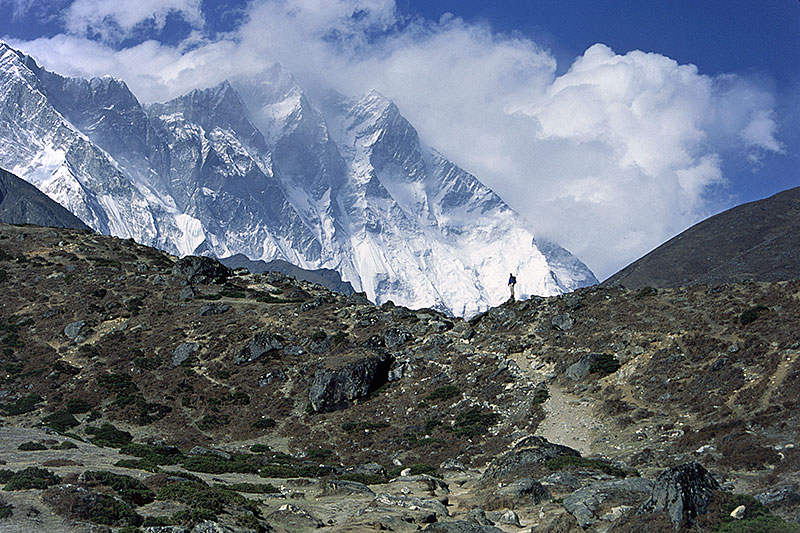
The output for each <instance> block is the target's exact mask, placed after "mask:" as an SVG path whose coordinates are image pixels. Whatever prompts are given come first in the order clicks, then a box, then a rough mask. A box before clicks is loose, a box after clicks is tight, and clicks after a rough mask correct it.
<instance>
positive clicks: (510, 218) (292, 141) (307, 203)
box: [0, 43, 597, 316]
mask: <svg viewBox="0 0 800 533" xmlns="http://www.w3.org/2000/svg"><path fill="white" fill-rule="evenodd" d="M0 94H2V95H3V98H2V99H0V140H2V141H3V142H2V145H0V165H2V166H4V167H5V168H8V169H9V170H11V171H12V172H14V173H15V174H17V175H19V176H20V177H22V178H23V179H25V180H27V181H29V182H30V183H32V184H33V185H35V186H37V187H38V188H39V189H40V190H42V191H43V192H45V193H46V194H47V195H48V196H50V197H51V198H52V199H54V200H55V201H57V202H59V203H60V204H61V205H63V206H64V207H66V208H67V209H68V210H70V211H71V212H72V213H74V214H75V215H76V216H78V217H79V218H80V219H81V220H83V221H84V222H85V223H86V224H87V225H89V226H90V227H92V228H93V229H95V230H96V231H98V232H100V233H103V234H111V235H115V236H118V237H121V238H133V239H135V240H136V241H137V242H139V243H143V244H147V245H152V246H156V247H158V248H161V249H163V250H166V251H168V252H170V253H174V254H177V255H188V254H197V255H212V256H216V257H228V256H231V255H235V254H237V253H242V254H244V255H245V256H247V257H248V258H250V259H251V260H264V261H269V260H273V259H279V260H284V261H287V262H290V263H292V264H294V265H297V266H298V267H300V268H304V269H311V270H313V269H320V268H328V269H332V270H336V271H338V272H339V273H340V274H341V276H342V278H343V279H344V280H346V281H348V282H350V283H351V284H352V285H353V287H354V289H355V290H358V291H364V292H366V293H367V294H368V296H369V298H370V299H371V300H372V301H376V302H378V303H384V302H387V301H393V302H395V303H397V304H402V305H407V306H409V307H432V308H437V309H440V310H442V311H446V312H448V313H449V314H453V315H458V316H473V315H475V314H477V313H479V312H481V311H485V310H486V309H487V308H488V307H489V306H491V305H498V304H500V303H501V302H502V301H504V300H505V299H506V298H507V292H508V291H507V287H506V284H505V282H506V280H507V279H508V273H509V272H514V273H515V274H517V278H518V279H519V284H518V287H517V290H518V291H519V292H521V293H522V294H539V295H554V294H559V293H563V292H568V291H570V290H572V289H575V288H578V287H581V286H586V285H591V284H593V283H596V282H597V280H596V278H595V277H594V275H593V274H592V273H591V271H590V270H589V269H588V268H587V267H586V266H585V265H583V264H582V263H581V262H580V261H579V260H577V259H576V258H575V257H574V256H572V255H571V254H570V253H569V252H568V251H566V250H564V249H563V248H561V247H559V246H557V245H555V244H553V243H544V242H537V240H536V239H535V238H534V237H535V234H534V232H533V230H532V229H531V228H529V227H528V225H527V224H526V223H525V221H524V220H522V219H521V217H519V216H518V215H517V213H515V212H514V211H512V210H511V209H510V208H509V207H508V206H507V205H506V204H505V203H504V202H503V201H502V200H501V199H500V198H499V197H498V196H497V195H496V194H494V193H493V192H492V191H491V190H490V189H488V188H487V187H486V186H484V185H483V184H481V183H480V181H478V179H477V178H476V177H475V176H472V175H470V174H469V173H467V172H466V171H464V170H463V169H461V168H459V167H458V166H457V165H455V164H454V163H452V162H450V161H448V160H447V159H446V158H445V157H444V156H442V155H441V154H439V153H438V152H436V151H435V150H433V149H431V148H429V147H426V146H424V144H423V143H421V141H420V139H419V137H418V135H417V132H416V130H415V129H414V127H413V126H412V125H411V124H410V123H409V122H408V121H407V120H406V119H405V118H404V117H403V116H402V114H401V112H400V110H399V109H398V108H397V106H396V105H395V104H394V103H393V102H391V101H390V100H388V99H387V98H385V97H383V96H382V95H380V94H378V93H377V92H374V91H373V92H370V93H368V94H366V95H363V96H361V97H356V98H348V97H344V96H341V95H331V96H330V97H329V98H327V99H325V100H324V101H322V102H320V103H319V104H316V103H315V102H313V101H312V99H311V98H310V97H309V96H308V95H307V94H306V93H305V92H304V91H303V90H302V88H301V87H300V86H299V85H298V84H297V82H296V81H295V80H294V79H293V77H292V76H291V74H290V73H288V72H286V71H285V70H284V69H283V68H282V67H281V66H280V65H275V66H274V67H273V68H271V69H269V70H267V71H266V72H263V73H261V74H259V75H258V76H255V77H253V78H251V79H242V80H232V81H230V82H228V81H226V82H223V83H221V84H220V85H218V86H216V87H210V88H206V89H202V90H195V91H192V92H191V93H189V94H187V95H184V96H181V97H178V98H175V99H173V100H171V101H169V102H164V103H155V104H149V105H142V104H141V103H140V102H139V101H138V100H137V99H136V97H135V96H134V95H133V94H132V93H131V92H130V90H129V89H128V87H127V86H126V85H125V83H124V81H122V80H117V79H114V78H110V77H104V78H95V79H91V80H85V79H79V78H67V77H63V76H60V75H58V74H55V73H52V72H49V71H47V70H45V69H43V68H41V67H39V66H38V65H37V64H36V62H35V61H34V60H33V59H32V58H30V57H28V56H25V55H24V54H22V53H20V52H18V51H15V50H13V49H11V48H10V47H8V46H7V45H5V44H4V43H0Z"/></svg>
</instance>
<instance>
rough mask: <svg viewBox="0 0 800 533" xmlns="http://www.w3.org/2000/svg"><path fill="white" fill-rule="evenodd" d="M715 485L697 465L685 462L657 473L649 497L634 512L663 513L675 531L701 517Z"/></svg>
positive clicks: (708, 473)
mask: <svg viewBox="0 0 800 533" xmlns="http://www.w3.org/2000/svg"><path fill="white" fill-rule="evenodd" d="M718 490H720V486H719V483H717V480H716V479H714V476H712V475H711V472H709V471H708V470H706V469H705V468H703V466H702V465H700V464H698V463H686V464H682V465H680V466H676V467H673V468H668V469H666V470H664V471H663V472H661V473H660V474H659V475H658V477H657V478H656V481H655V485H654V486H653V490H652V493H651V494H650V497H649V498H648V499H647V500H646V501H645V502H644V503H643V504H642V505H641V506H639V509H638V510H637V512H638V513H639V514H643V513H661V512H666V513H667V514H669V518H670V520H671V521H672V523H673V524H674V525H675V527H676V528H678V527H679V526H682V525H691V524H693V523H694V520H695V518H697V517H698V516H699V515H701V514H705V512H706V511H707V510H708V506H709V504H710V503H711V499H712V497H713V495H714V492H715V491H718Z"/></svg>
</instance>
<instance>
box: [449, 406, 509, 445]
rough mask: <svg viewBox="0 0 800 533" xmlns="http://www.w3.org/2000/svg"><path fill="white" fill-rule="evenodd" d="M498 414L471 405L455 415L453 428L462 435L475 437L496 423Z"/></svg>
mask: <svg viewBox="0 0 800 533" xmlns="http://www.w3.org/2000/svg"><path fill="white" fill-rule="evenodd" d="M497 419H498V416H497V415H496V414H495V413H492V412H488V413H487V412H484V411H483V410H481V408H480V407H472V408H470V409H469V410H467V411H464V412H462V413H459V414H458V415H457V416H456V421H455V424H454V425H453V430H454V431H455V432H456V433H457V434H459V435H462V436H464V437H468V438H470V437H477V436H479V435H483V434H484V433H486V432H487V431H488V430H489V426H491V425H492V424H494V423H496V422H497Z"/></svg>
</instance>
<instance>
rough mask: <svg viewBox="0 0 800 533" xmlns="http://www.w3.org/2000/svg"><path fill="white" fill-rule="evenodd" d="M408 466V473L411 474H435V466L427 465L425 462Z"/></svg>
mask: <svg viewBox="0 0 800 533" xmlns="http://www.w3.org/2000/svg"><path fill="white" fill-rule="evenodd" d="M408 468H409V470H410V472H409V474H410V475H412V476H418V475H421V474H435V473H436V467H435V466H432V465H428V464H425V463H418V464H414V465H411V466H410V467H408Z"/></svg>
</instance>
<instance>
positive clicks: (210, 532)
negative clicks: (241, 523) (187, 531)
mask: <svg viewBox="0 0 800 533" xmlns="http://www.w3.org/2000/svg"><path fill="white" fill-rule="evenodd" d="M191 533H235V530H233V529H231V528H229V527H225V526H223V525H221V524H218V523H216V522H212V521H211V520H206V521H205V522H200V523H199V524H197V525H196V526H194V527H193V528H192V531H191Z"/></svg>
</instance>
